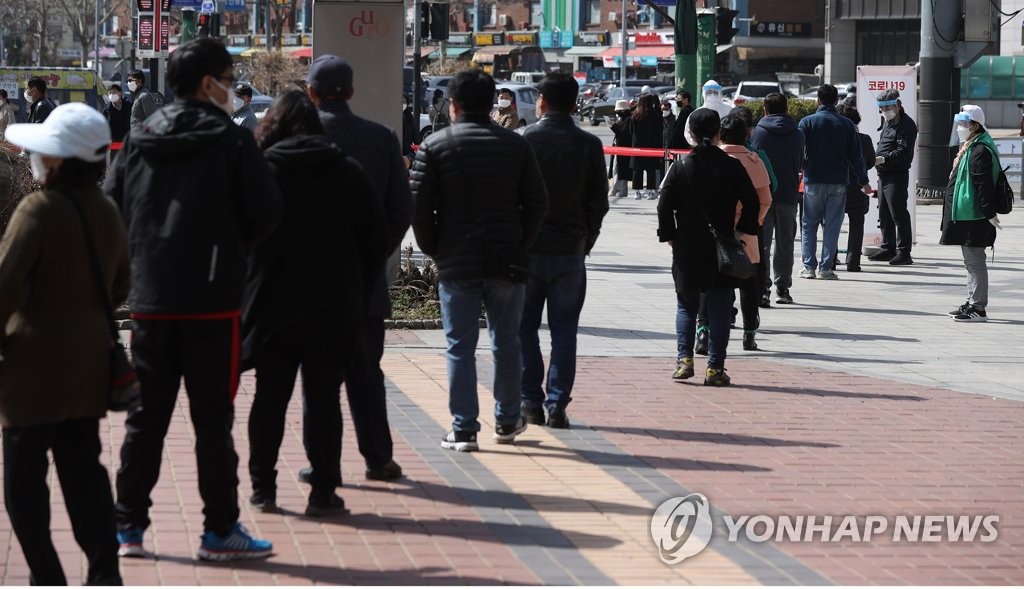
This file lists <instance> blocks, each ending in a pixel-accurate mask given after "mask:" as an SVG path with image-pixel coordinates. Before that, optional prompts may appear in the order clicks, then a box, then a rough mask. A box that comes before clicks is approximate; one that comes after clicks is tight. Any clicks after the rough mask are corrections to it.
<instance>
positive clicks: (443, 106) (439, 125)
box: [427, 88, 452, 133]
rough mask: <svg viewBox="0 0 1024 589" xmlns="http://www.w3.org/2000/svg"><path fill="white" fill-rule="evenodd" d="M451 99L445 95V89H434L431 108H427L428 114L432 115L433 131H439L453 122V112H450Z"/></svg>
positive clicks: (431, 126) (431, 124) (431, 127)
mask: <svg viewBox="0 0 1024 589" xmlns="http://www.w3.org/2000/svg"><path fill="white" fill-rule="evenodd" d="M450 107H451V101H450V100H448V97H447V96H445V94H444V90H441V89H440V88H438V89H437V90H434V97H433V99H431V101H430V108H429V109H427V116H429V117H430V129H431V132H434V133H436V132H438V131H440V130H441V129H444V128H445V127H447V126H448V125H450V124H452V121H451V114H450V113H449V112H448V111H449V108H450Z"/></svg>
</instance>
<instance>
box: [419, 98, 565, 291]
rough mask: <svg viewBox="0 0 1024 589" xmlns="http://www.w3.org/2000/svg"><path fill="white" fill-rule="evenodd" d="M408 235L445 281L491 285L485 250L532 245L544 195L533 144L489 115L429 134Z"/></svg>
mask: <svg viewBox="0 0 1024 589" xmlns="http://www.w3.org/2000/svg"><path fill="white" fill-rule="evenodd" d="M411 184H412V192H413V200H414V212H413V221H412V229H413V232H414V233H415V234H416V241H417V243H418V244H419V246H420V249H421V250H423V253H425V254H427V255H428V256H431V257H433V258H434V260H435V261H436V262H437V268H438V274H439V277H440V278H441V279H442V280H460V279H468V280H474V279H484V278H491V276H488V275H487V274H486V272H485V266H484V255H485V251H484V250H485V248H487V247H489V246H499V247H500V246H518V247H521V248H523V249H528V248H529V247H530V246H531V245H533V242H534V240H535V239H536V238H537V232H538V231H539V230H540V226H541V223H542V222H543V221H544V216H545V215H546V214H547V209H548V193H547V190H546V189H545V187H544V178H543V177H542V176H541V172H540V166H539V165H538V164H537V158H536V156H535V155H534V153H533V149H532V148H531V147H530V144H529V143H527V142H526V140H525V139H523V137H522V136H520V135H518V134H516V133H515V132H513V131H510V130H508V129H505V128H504V127H500V126H498V125H496V124H494V123H493V122H492V121H491V119H490V116H489V115H488V114H479V115H468V114H465V113H463V114H462V115H461V116H460V117H459V119H458V120H457V121H455V123H454V124H452V126H451V127H449V128H446V129H444V130H443V131H440V132H437V133H432V134H431V135H430V137H428V138H427V140H426V141H424V142H423V145H421V146H420V150H419V151H418V152H417V153H416V162H415V163H414V164H413V167H412V181H411Z"/></svg>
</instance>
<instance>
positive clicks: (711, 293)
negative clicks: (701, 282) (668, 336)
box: [676, 288, 736, 369]
mask: <svg viewBox="0 0 1024 589" xmlns="http://www.w3.org/2000/svg"><path fill="white" fill-rule="evenodd" d="M706 293H707V296H706V297H705V300H706V303H705V306H706V307H707V312H708V330H709V333H708V368H719V369H720V368H725V351H726V348H728V347H729V324H730V323H731V322H732V304H733V302H734V301H735V300H736V293H735V291H734V290H733V289H731V288H709V289H708V290H707V291H706ZM700 295H701V291H700V290H697V289H690V290H685V291H682V292H676V351H677V354H678V357H679V358H692V357H693V341H694V335H695V332H696V331H697V312H698V310H699V309H700V298H701V297H700Z"/></svg>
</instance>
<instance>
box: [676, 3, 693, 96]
mask: <svg viewBox="0 0 1024 589" xmlns="http://www.w3.org/2000/svg"><path fill="white" fill-rule="evenodd" d="M674 25H675V33H676V35H675V45H676V88H677V89H683V90H685V89H687V88H689V90H690V92H694V91H695V90H697V86H696V83H697V2H696V0H676V19H675V23H674Z"/></svg>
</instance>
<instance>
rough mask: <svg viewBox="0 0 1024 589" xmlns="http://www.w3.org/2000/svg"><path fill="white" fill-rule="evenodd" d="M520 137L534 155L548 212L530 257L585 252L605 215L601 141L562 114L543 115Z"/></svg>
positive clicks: (605, 183)
mask: <svg viewBox="0 0 1024 589" xmlns="http://www.w3.org/2000/svg"><path fill="white" fill-rule="evenodd" d="M523 137H525V138H526V142H527V143H529V144H530V146H531V147H533V151H534V153H535V154H536V155H537V161H538V162H539V163H540V169H541V174H542V175H543V176H544V184H545V186H546V187H547V190H548V199H549V200H548V214H547V216H545V217H544V224H543V225H541V228H540V233H538V234H537V241H535V242H533V247H531V248H530V253H531V254H540V255H578V254H587V253H590V250H591V248H593V247H594V243H595V242H596V241H597V236H598V235H599V234H600V233H601V220H602V219H604V216H605V214H606V213H607V212H608V181H607V180H606V179H605V175H604V147H603V146H602V145H601V140H600V139H598V138H597V137H596V136H594V135H593V134H592V133H587V132H586V131H584V130H582V129H580V128H579V127H577V126H576V123H575V122H573V120H572V116H571V115H568V114H562V113H548V114H546V115H544V116H543V117H541V119H540V120H539V121H537V123H536V124H534V125H530V126H529V127H527V128H526V129H525V130H524V131H523Z"/></svg>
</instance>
